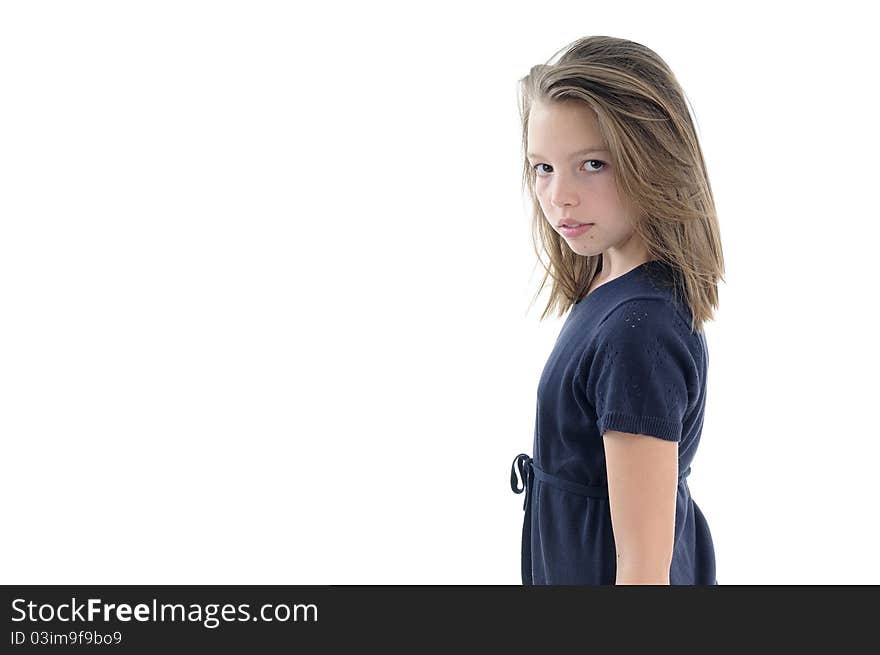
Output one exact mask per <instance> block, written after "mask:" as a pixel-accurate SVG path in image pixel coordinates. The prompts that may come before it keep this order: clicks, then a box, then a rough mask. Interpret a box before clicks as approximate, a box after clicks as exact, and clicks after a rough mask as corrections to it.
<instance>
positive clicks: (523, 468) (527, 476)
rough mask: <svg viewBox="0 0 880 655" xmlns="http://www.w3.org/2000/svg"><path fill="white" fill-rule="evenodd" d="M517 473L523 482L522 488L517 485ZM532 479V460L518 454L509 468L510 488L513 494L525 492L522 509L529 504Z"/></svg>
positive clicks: (523, 454) (522, 454)
mask: <svg viewBox="0 0 880 655" xmlns="http://www.w3.org/2000/svg"><path fill="white" fill-rule="evenodd" d="M517 471H519V477H520V478H521V479H522V481H523V485H522V487H520V486H519V485H518V484H517V477H516V473H517ZM533 477H534V470H533V468H532V458H531V457H529V456H528V455H526V454H525V453H520V454H519V455H517V456H516V457H515V458H514V459H513V464H512V465H511V467H510V488H511V489H513V493H515V494H521V493H522V492H523V491H525V492H526V497H525V498H524V499H523V509H525V508H526V507H527V506H528V504H529V491H530V490H531V488H532V478H533Z"/></svg>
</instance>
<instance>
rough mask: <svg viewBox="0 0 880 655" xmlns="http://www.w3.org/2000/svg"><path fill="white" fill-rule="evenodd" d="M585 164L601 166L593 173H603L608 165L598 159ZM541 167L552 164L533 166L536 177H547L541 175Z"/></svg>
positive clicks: (588, 160)
mask: <svg viewBox="0 0 880 655" xmlns="http://www.w3.org/2000/svg"><path fill="white" fill-rule="evenodd" d="M583 163H584V164H599V165H600V168H591V169H590V172H591V173H598V172H599V171H601V170H602V169H604V168H605V167H606V166H607V165H608V164H606V163H605V162H604V161H600V160H598V159H587V160H585V161H584V162H583ZM541 166H550V164H535V165H534V166H532V170H534V171H535V175H537V176H538V177H546V175H541V174H540V173H539V172H538V171H539V170H540V167H541Z"/></svg>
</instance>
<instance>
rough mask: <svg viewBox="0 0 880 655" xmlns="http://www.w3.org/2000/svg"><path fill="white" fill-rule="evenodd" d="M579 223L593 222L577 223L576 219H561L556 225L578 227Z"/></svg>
mask: <svg viewBox="0 0 880 655" xmlns="http://www.w3.org/2000/svg"><path fill="white" fill-rule="evenodd" d="M581 225H593V223H579V222H577V221H571V220H568V219H563V220H562V222H561V223H559V224H558V225H557V226H556V227H580V226H581Z"/></svg>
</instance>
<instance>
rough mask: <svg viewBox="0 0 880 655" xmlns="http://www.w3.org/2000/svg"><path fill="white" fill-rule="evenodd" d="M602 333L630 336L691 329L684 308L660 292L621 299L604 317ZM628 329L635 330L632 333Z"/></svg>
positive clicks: (600, 329)
mask: <svg viewBox="0 0 880 655" xmlns="http://www.w3.org/2000/svg"><path fill="white" fill-rule="evenodd" d="M598 328H599V329H598V333H599V336H605V337H609V336H617V337H628V336H637V335H639V334H641V333H645V332H651V331H669V332H673V333H678V332H681V330H682V328H685V329H687V331H690V330H689V328H688V326H687V323H686V321H685V316H684V312H683V311H682V309H681V308H680V307H679V306H678V305H677V304H676V303H674V302H673V301H672V299H671V298H669V297H665V296H663V295H659V294H652V295H644V296H638V297H634V298H627V299H625V300H621V301H620V302H618V303H617V304H616V305H615V306H614V307H612V308H611V309H610V310H609V311H608V312H607V313H606V314H605V316H604V317H603V319H602V321H601V322H600V323H599V326H598ZM627 329H629V330H633V333H632V334H630V333H628V332H627Z"/></svg>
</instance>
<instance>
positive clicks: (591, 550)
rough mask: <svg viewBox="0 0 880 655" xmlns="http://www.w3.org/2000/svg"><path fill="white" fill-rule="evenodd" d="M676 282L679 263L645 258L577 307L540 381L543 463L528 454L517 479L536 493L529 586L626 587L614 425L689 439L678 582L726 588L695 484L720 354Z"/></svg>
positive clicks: (674, 573) (525, 557)
mask: <svg viewBox="0 0 880 655" xmlns="http://www.w3.org/2000/svg"><path fill="white" fill-rule="evenodd" d="M673 284H674V273H673V269H672V267H671V266H670V265H668V264H666V263H665V262H662V261H660V260H651V261H648V262H645V263H643V264H641V265H639V266H637V267H636V268H634V269H632V270H630V271H628V272H627V273H624V274H623V275H621V276H619V277H617V278H614V279H612V280H609V281H608V282H605V283H603V284H601V285H599V286H598V287H596V288H595V289H594V290H593V291H591V292H590V293H589V294H588V295H587V296H586V297H584V298H583V299H582V300H581V301H580V302H578V303H576V304H575V305H573V306H572V308H571V310H570V312H569V314H568V317H567V319H566V320H565V323H564V324H563V326H562V329H561V330H560V333H559V336H558V337H557V340H556V344H555V345H554V347H553V350H552V352H551V353H550V357H549V359H548V360H547V364H546V365H545V367H544V370H543V372H542V374H541V379H540V382H539V384H538V404H537V413H536V417H535V438H534V446H533V456H532V457H529V456H528V455H527V454H521V455H518V456H517V457H516V458H515V459H514V462H513V467H512V470H511V474H510V475H511V480H510V482H511V487H512V488H513V490H514V491H515V492H516V493H522V492H523V491H525V499H524V500H525V502H524V505H523V508H524V510H525V518H524V522H523V539H522V581H523V584H525V585H532V584H536V585H537V584H557V585H559V584H568V585H571V584H581V585H583V584H591V585H594V584H601V585H613V584H614V583H615V579H616V575H617V571H616V566H617V556H616V548H615V545H614V533H613V531H612V524H611V511H610V507H609V501H608V477H607V471H606V468H605V448H604V444H603V441H602V434H603V433H604V432H605V431H606V430H619V431H621V432H631V433H634V434H646V435H651V436H654V437H656V438H658V439H666V440H669V441H676V442H678V444H679V445H678V463H679V464H678V465H679V472H680V474H679V483H678V494H677V500H676V509H675V541H674V550H673V557H672V566H671V568H670V571H669V582H670V584H673V585H695V584H696V585H716V584H718V582H717V580H716V577H715V550H714V547H713V544H712V535H711V533H710V532H709V525H708V523H707V522H706V519H705V517H704V516H703V513H702V512H701V511H700V509H699V507H697V504H696V503H695V502H694V500H693V498H692V497H691V492H690V489H689V488H688V484H687V475H688V474H689V473H690V466H691V462H692V461H693V459H694V455H695V454H696V452H697V447H698V445H699V443H700V434H701V431H702V427H703V410H704V408H705V404H706V375H707V370H708V361H709V358H708V350H707V347H706V340H705V336H704V335H703V334H701V333H699V332H696V333H692V332H691V330H690V310H689V309H688V308H687V306H686V305H685V304H684V303H683V302H682V301H681V299H680V298H678V299H677V298H676V296H675V292H674V289H673ZM517 473H518V474H519V477H520V478H521V479H522V486H520V485H519V484H518V480H517Z"/></svg>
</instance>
